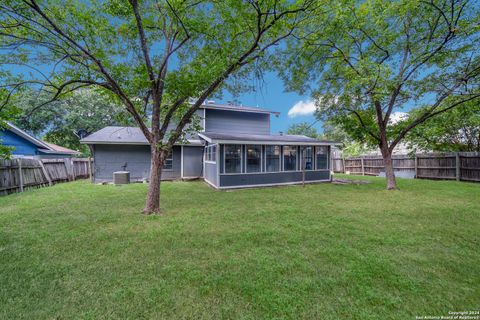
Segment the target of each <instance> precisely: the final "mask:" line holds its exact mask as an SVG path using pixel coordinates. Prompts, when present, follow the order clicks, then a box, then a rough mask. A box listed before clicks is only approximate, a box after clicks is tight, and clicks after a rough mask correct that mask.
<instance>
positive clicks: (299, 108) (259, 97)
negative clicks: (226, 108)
mask: <svg viewBox="0 0 480 320" xmlns="http://www.w3.org/2000/svg"><path fill="white" fill-rule="evenodd" d="M228 100H231V96H230V95H229V94H224V97H223V99H222V100H216V102H226V101H228ZM238 100H239V101H240V102H241V103H242V105H244V106H251V107H259V108H263V109H268V110H273V111H278V112H280V115H279V116H278V117H275V116H272V118H271V132H272V133H278V132H279V131H282V132H287V129H288V127H289V126H290V125H292V124H294V123H299V122H308V123H314V124H313V127H314V128H316V129H317V130H318V131H319V132H321V131H322V128H321V123H320V122H316V119H315V117H314V116H313V111H314V107H313V103H311V99H310V97H309V96H308V95H305V96H302V95H299V94H297V93H293V92H285V90H284V88H283V82H282V80H281V79H280V78H279V77H278V76H277V75H276V74H275V73H273V72H269V73H266V74H265V75H264V78H263V84H262V85H261V86H259V87H257V89H256V92H250V93H243V94H241V95H240V97H239V98H238ZM302 102H303V103H302ZM289 111H290V115H289Z"/></svg>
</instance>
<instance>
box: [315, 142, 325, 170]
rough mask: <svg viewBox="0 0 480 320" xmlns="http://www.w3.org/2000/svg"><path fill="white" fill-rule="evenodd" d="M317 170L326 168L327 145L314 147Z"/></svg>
mask: <svg viewBox="0 0 480 320" xmlns="http://www.w3.org/2000/svg"><path fill="white" fill-rule="evenodd" d="M315 160H316V161H317V170H322V169H328V147H324V146H322V147H315Z"/></svg>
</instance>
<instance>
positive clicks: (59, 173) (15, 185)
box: [0, 158, 92, 195]
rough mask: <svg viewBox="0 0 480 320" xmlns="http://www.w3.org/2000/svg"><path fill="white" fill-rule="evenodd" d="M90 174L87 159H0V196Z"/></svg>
mask: <svg viewBox="0 0 480 320" xmlns="http://www.w3.org/2000/svg"><path fill="white" fill-rule="evenodd" d="M91 172H92V162H91V160H90V159H89V158H88V159H87V158H65V159H21V158H18V159H12V160H1V159H0V195H6V194H10V193H14V192H23V191H25V190H27V189H31V188H40V187H45V186H51V185H52V184H55V183H60V182H67V181H73V180H76V179H84V178H91Z"/></svg>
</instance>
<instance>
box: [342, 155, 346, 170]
mask: <svg viewBox="0 0 480 320" xmlns="http://www.w3.org/2000/svg"><path fill="white" fill-rule="evenodd" d="M342 171H343V173H345V158H344V157H342Z"/></svg>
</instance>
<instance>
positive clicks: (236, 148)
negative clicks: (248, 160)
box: [224, 144, 242, 173]
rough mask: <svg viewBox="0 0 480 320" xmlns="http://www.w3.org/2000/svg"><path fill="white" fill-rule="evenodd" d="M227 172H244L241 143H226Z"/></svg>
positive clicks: (225, 167) (225, 168) (225, 169)
mask: <svg viewBox="0 0 480 320" xmlns="http://www.w3.org/2000/svg"><path fill="white" fill-rule="evenodd" d="M224 171H225V173H241V172H242V146H241V145H239V144H226V145H225V165H224Z"/></svg>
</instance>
